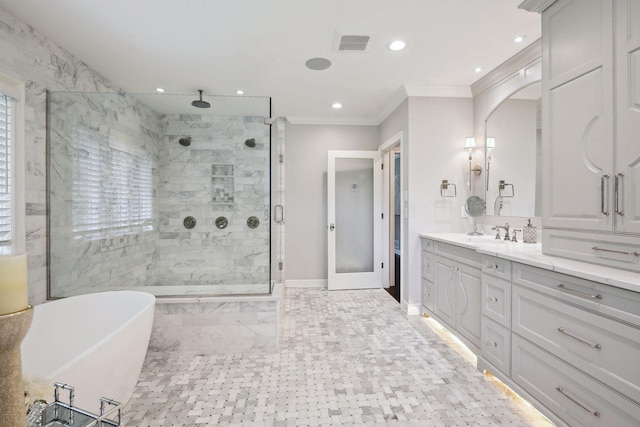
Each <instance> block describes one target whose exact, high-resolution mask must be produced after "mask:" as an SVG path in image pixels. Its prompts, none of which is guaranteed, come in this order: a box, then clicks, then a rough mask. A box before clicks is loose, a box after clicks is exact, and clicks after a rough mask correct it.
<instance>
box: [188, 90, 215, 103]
mask: <svg viewBox="0 0 640 427" xmlns="http://www.w3.org/2000/svg"><path fill="white" fill-rule="evenodd" d="M198 92H200V99H196V100H195V101H191V105H193V106H194V107H196V108H210V107H211V104H209V103H208V102H207V101H203V100H202V92H203V91H202V89H199V90H198Z"/></svg>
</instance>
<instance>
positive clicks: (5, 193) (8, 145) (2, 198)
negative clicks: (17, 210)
mask: <svg viewBox="0 0 640 427" xmlns="http://www.w3.org/2000/svg"><path fill="white" fill-rule="evenodd" d="M12 108H13V99H12V98H10V97H8V96H7V95H4V94H2V93H0V245H7V244H9V243H11V238H12V236H11V234H12V228H13V224H12V216H13V198H12V195H11V193H12V186H13V176H12V175H13V170H12V164H11V163H12V161H13V138H14V136H13V124H12V122H13V119H12Z"/></svg>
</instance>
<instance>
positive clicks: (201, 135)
mask: <svg viewBox="0 0 640 427" xmlns="http://www.w3.org/2000/svg"><path fill="white" fill-rule="evenodd" d="M198 99H199V97H198V95H197V94H194V95H167V94H127V93H77V92H74V93H72V92H50V93H49V94H48V157H49V158H48V173H47V176H48V206H49V228H48V233H49V239H48V240H49V251H48V258H49V260H48V261H49V262H48V265H49V272H48V274H49V281H48V293H49V295H48V296H49V297H50V298H58V297H67V296H72V295H79V294H85V293H92V292H101V291H107V290H124V289H126V290H144V291H147V292H150V293H153V294H155V295H158V296H184V295H196V296H209V295H231V294H236V295H237V294H265V293H269V292H270V290H271V287H270V279H271V268H270V264H271V256H270V248H271V221H270V218H271V213H270V212H271V183H270V176H271V173H270V172H271V166H270V165H271V125H270V124H271V120H269V119H270V103H271V100H270V98H267V97H244V96H243V97H224V96H207V95H204V96H203V97H202V100H203V101H204V102H203V103H198V102H193V101H197V100H198ZM207 103H208V104H209V107H207V108H202V107H206V104H207Z"/></svg>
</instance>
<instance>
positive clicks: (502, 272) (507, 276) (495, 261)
mask: <svg viewBox="0 0 640 427" xmlns="http://www.w3.org/2000/svg"><path fill="white" fill-rule="evenodd" d="M482 272H483V273H487V274H491V275H493V276H496V277H499V278H501V279H504V280H507V281H511V261H506V260H504V259H500V258H496V257H492V256H483V257H482Z"/></svg>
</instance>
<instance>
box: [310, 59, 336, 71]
mask: <svg viewBox="0 0 640 427" xmlns="http://www.w3.org/2000/svg"><path fill="white" fill-rule="evenodd" d="M304 65H306V66H307V68H308V69H310V70H314V71H322V70H326V69H327V68H329V67H331V61H329V60H328V59H327V58H311V59H309V60H308V61H307V62H305V63H304Z"/></svg>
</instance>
